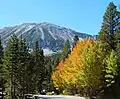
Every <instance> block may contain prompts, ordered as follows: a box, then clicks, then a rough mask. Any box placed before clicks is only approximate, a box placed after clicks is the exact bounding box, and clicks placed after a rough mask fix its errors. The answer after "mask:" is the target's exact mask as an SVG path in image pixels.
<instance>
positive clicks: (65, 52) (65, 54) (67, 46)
mask: <svg viewBox="0 0 120 99" xmlns="http://www.w3.org/2000/svg"><path fill="white" fill-rule="evenodd" d="M69 53H70V42H69V40H67V41H66V42H65V45H64V48H63V51H62V53H61V57H60V59H61V60H64V59H65V58H67V57H68V54H69Z"/></svg>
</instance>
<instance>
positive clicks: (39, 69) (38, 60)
mask: <svg viewBox="0 0 120 99" xmlns="http://www.w3.org/2000/svg"><path fill="white" fill-rule="evenodd" d="M33 59H34V67H33V71H34V74H35V75H34V80H35V84H36V85H35V91H36V92H38V91H41V90H42V83H43V81H44V79H45V77H46V76H45V75H46V74H45V72H46V70H45V65H44V54H43V50H42V48H39V43H38V41H36V42H35V45H34V49H33Z"/></svg>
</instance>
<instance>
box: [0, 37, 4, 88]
mask: <svg viewBox="0 0 120 99" xmlns="http://www.w3.org/2000/svg"><path fill="white" fill-rule="evenodd" d="M4 84H5V78H4V67H3V46H2V41H1V37H0V87H4Z"/></svg>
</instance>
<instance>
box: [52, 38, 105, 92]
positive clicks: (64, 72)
mask: <svg viewBox="0 0 120 99" xmlns="http://www.w3.org/2000/svg"><path fill="white" fill-rule="evenodd" d="M102 50H103V49H102V48H101V45H100V44H99V43H97V42H94V41H93V40H91V39H86V40H82V41H78V42H77V44H76V46H75V47H74V48H73V49H72V51H71V53H70V54H69V55H68V58H66V59H65V61H63V60H62V61H61V62H60V63H59V64H58V66H57V68H56V71H55V72H54V73H53V74H52V79H53V83H54V85H55V87H58V88H60V89H64V88H68V87H72V88H73V89H76V90H77V89H80V88H84V87H86V88H87V89H89V88H92V87H94V88H96V89H97V88H98V87H99V86H100V84H101V82H100V79H101V73H102V69H103V65H102V61H103V60H102V59H103V57H104V55H103V54H101V52H102Z"/></svg>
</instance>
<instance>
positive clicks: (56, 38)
mask: <svg viewBox="0 0 120 99" xmlns="http://www.w3.org/2000/svg"><path fill="white" fill-rule="evenodd" d="M13 34H16V35H17V36H18V37H20V36H21V35H22V37H23V38H25V39H26V40H27V43H28V44H29V46H30V48H33V44H34V42H35V41H36V40H38V41H39V42H40V46H42V47H43V49H48V50H49V51H54V52H56V51H58V50H61V49H62V48H63V45H64V43H65V41H66V40H67V39H68V40H69V41H70V43H71V44H72V42H73V38H74V36H75V35H78V36H79V38H82V39H83V38H86V37H92V36H91V35H88V34H84V33H79V32H76V31H74V30H71V29H68V28H65V27H60V26H58V25H54V24H50V23H46V22H43V23H24V24H21V25H17V26H13V27H5V28H3V29H0V35H1V38H2V42H3V44H4V45H6V42H7V40H8V39H9V38H10V37H11V36H12V35H13Z"/></svg>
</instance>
